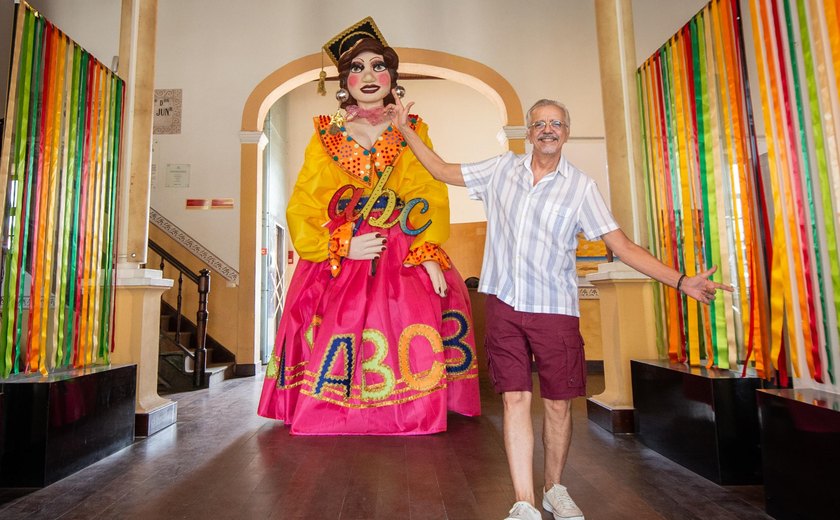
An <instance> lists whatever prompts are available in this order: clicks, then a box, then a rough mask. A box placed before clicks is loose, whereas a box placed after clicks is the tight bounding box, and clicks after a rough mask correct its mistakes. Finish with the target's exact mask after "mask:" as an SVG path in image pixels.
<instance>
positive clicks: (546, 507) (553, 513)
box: [542, 497, 584, 520]
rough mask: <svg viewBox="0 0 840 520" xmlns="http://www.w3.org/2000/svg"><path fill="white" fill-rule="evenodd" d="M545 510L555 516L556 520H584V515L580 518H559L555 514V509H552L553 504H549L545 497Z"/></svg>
mask: <svg viewBox="0 0 840 520" xmlns="http://www.w3.org/2000/svg"><path fill="white" fill-rule="evenodd" d="M542 506H543V509H545V510H546V511H548V512H549V513H551V514H552V515H554V520H584V518H583V515H578V516H557V514H556V513H555V512H554V508H552V507H551V502H549V501H548V500H547V499H546V497H543V501H542Z"/></svg>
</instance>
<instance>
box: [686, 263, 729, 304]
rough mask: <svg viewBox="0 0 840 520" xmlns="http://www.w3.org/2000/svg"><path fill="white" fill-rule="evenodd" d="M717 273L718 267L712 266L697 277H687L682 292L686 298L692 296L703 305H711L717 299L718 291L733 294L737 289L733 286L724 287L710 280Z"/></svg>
mask: <svg viewBox="0 0 840 520" xmlns="http://www.w3.org/2000/svg"><path fill="white" fill-rule="evenodd" d="M715 271H717V266H716V265H715V266H712V268H711V269H707V270H705V271H703V272H701V273H697V274H696V275H695V276H686V277H685V278H684V279H683V281H682V284H680V291H682V292H683V294H685V295H686V296H691V297H692V298H694V299H695V300H697V301H698V302H701V303H711V302H712V301H714V299H715V294H716V293H717V291H718V290H722V291H729V292H732V291H734V290H735V289H733V288H732V286H731V285H723V284H722V283H717V282H715V281H712V280H709V278H711V276H712V275H713V274H715Z"/></svg>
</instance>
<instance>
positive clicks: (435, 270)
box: [422, 260, 447, 298]
mask: <svg viewBox="0 0 840 520" xmlns="http://www.w3.org/2000/svg"><path fill="white" fill-rule="evenodd" d="M422 265H423V267H424V268H425V269H426V272H427V273H429V279H430V280H431V281H432V289H434V291H435V293H436V294H437V295H438V296H440V297H441V298H443V297H444V296H446V289H447V286H446V278H444V276H443V269H441V268H440V265H439V264H438V263H437V262H435V261H433V260H426V261H425V262H423V264H422Z"/></svg>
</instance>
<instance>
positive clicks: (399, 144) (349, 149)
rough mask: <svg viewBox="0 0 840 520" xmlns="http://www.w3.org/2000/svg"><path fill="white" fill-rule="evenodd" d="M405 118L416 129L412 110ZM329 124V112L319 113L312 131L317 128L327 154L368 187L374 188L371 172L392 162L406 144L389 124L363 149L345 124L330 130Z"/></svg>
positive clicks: (417, 121) (415, 119)
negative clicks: (335, 131)
mask: <svg viewBox="0 0 840 520" xmlns="http://www.w3.org/2000/svg"><path fill="white" fill-rule="evenodd" d="M408 121H409V124H410V125H411V128H412V129H415V128H417V124H418V123H419V122H420V118H419V117H418V116H416V115H414V114H411V115H409V119H408ZM329 126H330V116H327V115H322V116H318V117H316V118H315V131H316V132H318V137H319V138H320V139H321V144H322V145H323V146H324V150H325V151H326V152H327V155H329V156H330V157H331V158H332V160H333V161H335V162H336V163H337V164H338V166H339V167H340V168H341V169H342V170H344V172H345V173H347V175H349V176H351V177H353V178H354V179H357V180H358V181H359V182H361V183H362V184H364V185H365V186H367V187H368V188H373V185H374V184H375V182H376V177H374V176H373V175H372V173H373V172H381V171H382V170H383V169H385V167H386V166H388V165H392V164H395V163H396V162H397V159H399V157H400V154H402V151H403V149H404V148H405V147H406V146H407V145H408V143H406V142H405V139H404V138H403V135H402V133H401V132H400V131H399V130H397V129H396V128H393V127H392V126H389V127H388V128H386V129H385V131H383V132H382V134H381V135H380V136H379V138H378V139H377V140H376V143H375V144H374V145H373V146H372V147H371V148H370V149H365V148H364V147H363V146H361V145H360V144H359V143H357V142H356V141H354V140H353V138H352V137H350V134H348V133H347V131H346V129H345V128H344V127H342V128H341V131H340V132H338V133H335V134H331V133H330V131H329Z"/></svg>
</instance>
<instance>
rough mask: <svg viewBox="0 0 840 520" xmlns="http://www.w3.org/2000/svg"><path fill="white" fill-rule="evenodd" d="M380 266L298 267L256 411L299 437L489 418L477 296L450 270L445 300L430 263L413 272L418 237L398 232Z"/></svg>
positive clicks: (407, 431)
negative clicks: (477, 335)
mask: <svg viewBox="0 0 840 520" xmlns="http://www.w3.org/2000/svg"><path fill="white" fill-rule="evenodd" d="M371 231H375V232H378V233H380V234H383V235H386V236H387V239H388V242H387V244H388V247H387V249H386V251H385V252H384V253H383V254H382V256H381V257H380V259H379V260H378V261H377V265H376V271H375V274H372V273H371V261H369V260H358V261H354V260H348V259H344V260H343V262H342V264H341V273H340V274H339V276H337V277H336V278H332V277H331V276H330V266H329V263H328V262H327V261H323V262H319V263H313V262H308V261H305V260H301V261H300V262H299V263H298V266H297V269H296V270H295V274H294V276H293V278H292V282H291V284H290V286H289V290H288V293H287V298H286V306H285V308H284V310H283V316H282V318H281V321H280V326H279V328H278V332H277V338H276V341H275V348H274V353H273V355H272V357H271V360H270V362H269V364H268V368H267V370H266V377H265V382H264V384H263V390H262V396H261V398H260V404H259V409H258V413H259V414H260V415H261V416H263V417H269V418H273V419H279V420H282V421H284V422H285V423H286V424H287V425H290V426H291V433H293V434H298V435H421V434H428V433H435V432H440V431H445V430H446V414H447V411H448V410H452V411H454V412H457V413H459V414H462V415H467V416H475V415H479V414H480V413H481V404H480V401H479V391H478V368H477V365H476V355H475V340H474V337H473V327H472V315H471V312H470V306H469V295H468V293H467V288H466V286H465V285H464V282H463V280H462V279H461V276H460V275H459V274H458V272H457V270H455V268H454V267H453V268H452V269H450V270H448V271H445V272H444V275H445V277H446V282H447V285H448V290H447V295H446V296H445V297H443V298H441V297H440V296H438V295H437V294H435V293H434V291H433V290H432V286H431V282H430V280H429V276H428V274H427V273H426V270H425V269H424V268H423V267H422V266H416V267H405V266H403V263H402V262H403V260H404V259H405V257H406V255H407V254H408V250H409V247H410V245H411V242H412V237H411V236H408V235H406V234H404V233H402V231H400V229H399V226H394V227H392V228H389V229H379V228H376V229H373V228H370V226H369V225H368V224H367V223H366V222H365V223H363V224H362V226H361V229H360V230H359V233H369V232H371Z"/></svg>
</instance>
